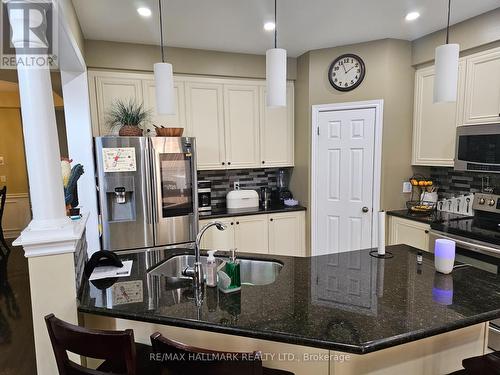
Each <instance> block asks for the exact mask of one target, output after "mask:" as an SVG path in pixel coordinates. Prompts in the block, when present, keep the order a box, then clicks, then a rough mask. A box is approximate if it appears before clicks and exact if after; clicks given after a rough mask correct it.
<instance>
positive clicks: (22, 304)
mask: <svg viewBox="0 0 500 375" xmlns="http://www.w3.org/2000/svg"><path fill="white" fill-rule="evenodd" d="M7 242H8V243H9V244H10V243H11V241H9V240H7ZM2 250H3V249H0V251H2ZM0 374H2V375H35V374H36V359H35V344H34V339H33V322H32V319H31V300H30V286H29V277H28V260H27V259H26V258H25V257H24V253H23V250H22V248H19V247H11V252H10V254H9V256H8V257H3V256H2V255H1V254H0Z"/></svg>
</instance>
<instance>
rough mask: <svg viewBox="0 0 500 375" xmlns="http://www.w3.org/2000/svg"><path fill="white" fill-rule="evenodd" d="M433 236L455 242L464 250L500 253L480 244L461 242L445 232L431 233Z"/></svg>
mask: <svg viewBox="0 0 500 375" xmlns="http://www.w3.org/2000/svg"><path fill="white" fill-rule="evenodd" d="M431 234H433V235H435V236H437V237H439V238H443V239H445V240H451V241H455V242H456V244H457V245H460V246H461V247H463V248H464V249H467V250H482V251H486V252H488V253H500V249H497V248H494V247H490V246H485V245H480V244H478V243H475V242H466V241H463V240H460V239H458V238H456V237H454V236H450V235H446V234H444V233H443V232H438V231H431Z"/></svg>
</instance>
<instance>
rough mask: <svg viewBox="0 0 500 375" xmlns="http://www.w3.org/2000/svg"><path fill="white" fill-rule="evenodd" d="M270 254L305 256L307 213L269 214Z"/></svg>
mask: <svg viewBox="0 0 500 375" xmlns="http://www.w3.org/2000/svg"><path fill="white" fill-rule="evenodd" d="M268 216H269V254H276V255H289V256H305V252H306V240H305V231H304V228H305V213H304V212H285V213H276V214H269V215H268Z"/></svg>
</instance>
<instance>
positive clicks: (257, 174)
mask: <svg viewBox="0 0 500 375" xmlns="http://www.w3.org/2000/svg"><path fill="white" fill-rule="evenodd" d="M279 170H280V168H267V169H234V170H220V171H198V181H201V180H209V181H211V182H212V207H225V205H226V194H227V193H228V192H229V191H230V190H233V187H234V183H235V182H236V181H239V182H240V189H253V190H257V192H259V190H260V188H261V187H263V186H265V187H270V188H271V189H272V188H275V187H276V186H277V183H276V181H277V176H278V171H279Z"/></svg>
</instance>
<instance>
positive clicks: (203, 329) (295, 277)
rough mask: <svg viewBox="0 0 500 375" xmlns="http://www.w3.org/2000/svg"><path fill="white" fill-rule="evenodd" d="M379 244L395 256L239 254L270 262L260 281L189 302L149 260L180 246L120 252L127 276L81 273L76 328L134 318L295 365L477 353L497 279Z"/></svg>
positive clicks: (341, 365)
mask: <svg viewBox="0 0 500 375" xmlns="http://www.w3.org/2000/svg"><path fill="white" fill-rule="evenodd" d="M387 250H388V251H390V252H392V253H393V254H394V257H393V258H391V259H385V260H384V259H377V258H373V257H371V256H370V255H369V250H361V251H354V252H349V253H339V254H331V255H324V256H316V257H308V258H295V257H284V256H270V255H265V256H264V255H263V256H257V255H254V254H252V255H248V256H247V254H240V257H241V258H242V259H243V258H251V259H256V260H258V259H260V260H262V259H263V260H272V261H274V265H273V266H272V267H269V269H268V272H267V274H266V273H265V272H264V273H265V274H263V275H260V279H258V280H253V281H254V284H261V285H243V286H242V290H241V292H239V293H235V294H224V293H222V292H220V291H217V290H216V289H211V288H205V289H206V290H205V292H204V296H203V301H202V302H201V303H198V304H197V303H196V301H195V298H194V294H193V290H192V287H191V286H190V283H189V282H185V281H183V280H179V279H173V278H170V277H166V276H165V275H162V271H161V270H162V268H161V266H160V268H156V265H157V264H159V263H161V262H164V261H165V260H167V259H168V258H171V257H172V256H176V255H179V254H180V255H182V254H185V253H186V252H187V251H186V250H175V251H174V250H155V251H141V252H136V253H129V254H122V255H121V257H122V258H123V259H124V260H125V259H131V260H133V261H134V265H133V269H132V274H131V275H130V277H126V278H120V279H118V280H116V281H115V282H114V283H111V282H108V283H106V284H107V285H98V286H95V285H93V284H92V283H89V282H84V283H83V289H82V292H81V296H80V301H79V302H80V304H79V311H80V313H82V315H81V318H82V324H84V325H85V326H88V327H95V328H108V329H125V328H133V329H134V331H135V335H136V339H137V340H138V341H142V342H148V340H149V335H150V334H151V333H153V332H154V331H157V330H158V331H161V332H163V333H164V334H166V335H168V336H169V337H172V338H175V339H179V340H182V341H184V342H186V343H188V344H190V345H197V346H202V347H208V348H210V349H215V350H232V351H235V350H237V351H250V350H262V351H263V352H264V361H265V362H266V365H267V366H270V367H278V368H282V369H288V370H291V371H294V372H295V373H296V374H308V373H314V374H325V375H326V374H334V373H336V374H362V373H377V371H381V372H380V373H384V374H391V373H402V371H406V373H407V374H413V373H415V374H424V373H425V374H432V373H435V374H440V373H446V372H450V371H453V370H456V369H458V368H459V366H460V363H461V359H462V358H465V357H470V356H475V355H480V354H483V353H484V351H485V350H486V343H485V337H486V336H485V334H486V328H487V327H486V324H487V323H486V322H487V321H489V320H492V319H496V318H498V317H500V298H499V296H500V278H499V277H497V275H493V274H489V273H486V272H484V271H481V270H478V269H476V268H473V267H471V266H462V267H459V268H457V269H455V270H454V271H453V273H452V274H451V275H441V274H438V273H436V272H435V270H434V265H433V255H432V254H423V262H422V263H421V264H418V263H417V250H416V249H414V248H411V247H409V246H406V245H397V246H391V247H388V248H387ZM276 265H278V266H276ZM271 269H274V271H271ZM276 269H278V271H279V272H276ZM148 270H149V271H151V272H148ZM242 278H244V277H242ZM259 280H261V281H262V282H260V283H259Z"/></svg>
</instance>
